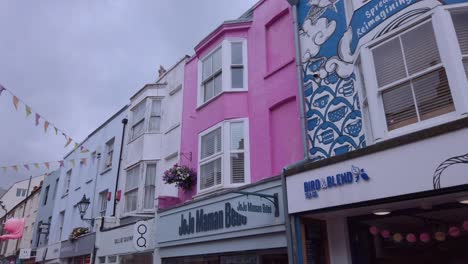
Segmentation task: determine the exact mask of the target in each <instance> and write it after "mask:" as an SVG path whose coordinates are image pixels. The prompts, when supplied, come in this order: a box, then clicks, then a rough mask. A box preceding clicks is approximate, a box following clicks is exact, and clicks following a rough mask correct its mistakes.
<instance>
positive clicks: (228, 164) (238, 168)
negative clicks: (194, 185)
mask: <svg viewBox="0 0 468 264" xmlns="http://www.w3.org/2000/svg"><path fill="white" fill-rule="evenodd" d="M247 131H248V124H247V120H246V119H235V120H229V121H224V122H222V123H220V124H218V125H216V126H214V127H212V128H210V129H208V130H207V131H205V132H203V133H202V134H200V135H199V145H200V151H199V152H200V155H199V157H200V159H199V169H198V171H199V181H198V189H199V191H200V192H203V191H207V190H211V189H216V187H222V186H224V187H229V186H236V185H240V184H245V183H248V182H249V181H250V177H249V166H248V164H249V162H248V161H249V160H248V157H249V156H248V144H247V142H248V141H247V138H248V133H247Z"/></svg>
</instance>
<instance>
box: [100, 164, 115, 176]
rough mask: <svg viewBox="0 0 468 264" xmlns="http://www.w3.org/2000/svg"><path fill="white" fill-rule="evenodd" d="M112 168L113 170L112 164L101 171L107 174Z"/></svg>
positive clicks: (102, 173)
mask: <svg viewBox="0 0 468 264" xmlns="http://www.w3.org/2000/svg"><path fill="white" fill-rule="evenodd" d="M111 170H112V166H110V167H108V168H106V169H104V170H103V171H101V173H100V175H104V174H106V173H107V172H109V171H111Z"/></svg>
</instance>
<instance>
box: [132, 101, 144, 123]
mask: <svg viewBox="0 0 468 264" xmlns="http://www.w3.org/2000/svg"><path fill="white" fill-rule="evenodd" d="M145 108H146V101H143V102H141V103H139V104H138V105H137V106H135V107H134V108H133V110H132V119H133V120H132V124H136V123H138V122H139V121H140V120H141V119H143V118H144V117H145Z"/></svg>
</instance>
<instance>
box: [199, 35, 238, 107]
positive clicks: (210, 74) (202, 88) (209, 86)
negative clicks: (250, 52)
mask: <svg viewBox="0 0 468 264" xmlns="http://www.w3.org/2000/svg"><path fill="white" fill-rule="evenodd" d="M246 44H247V43H246V41H245V40H244V39H230V40H224V41H223V42H222V43H221V44H220V45H219V46H217V47H216V48H215V49H213V51H212V52H210V53H208V54H207V55H206V56H205V57H203V58H202V59H201V60H200V62H199V80H200V85H199V93H198V105H199V106H201V105H203V104H205V103H207V102H209V101H210V100H212V99H213V98H215V97H216V96H218V95H219V94H221V93H223V92H240V91H247V72H246V67H247V63H246V62H247V45H246Z"/></svg>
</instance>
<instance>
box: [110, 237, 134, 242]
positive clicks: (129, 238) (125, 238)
mask: <svg viewBox="0 0 468 264" xmlns="http://www.w3.org/2000/svg"><path fill="white" fill-rule="evenodd" d="M132 240H133V236H126V237H119V238H116V239H114V244H121V243H125V242H129V241H132Z"/></svg>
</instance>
